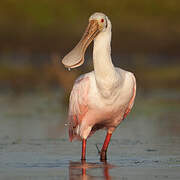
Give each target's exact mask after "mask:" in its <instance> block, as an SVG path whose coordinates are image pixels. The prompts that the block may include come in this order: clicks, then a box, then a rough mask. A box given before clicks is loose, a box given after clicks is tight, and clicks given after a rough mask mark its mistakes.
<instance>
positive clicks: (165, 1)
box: [0, 0, 180, 94]
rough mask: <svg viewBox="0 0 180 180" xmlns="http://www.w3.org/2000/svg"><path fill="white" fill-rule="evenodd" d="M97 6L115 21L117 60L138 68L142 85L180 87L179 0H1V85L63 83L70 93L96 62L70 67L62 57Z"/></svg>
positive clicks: (19, 87) (22, 87)
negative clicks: (65, 64)
mask: <svg viewBox="0 0 180 180" xmlns="http://www.w3.org/2000/svg"><path fill="white" fill-rule="evenodd" d="M96 11H99V12H104V13H105V14H106V15H107V16H108V17H109V18H110V19H111V21H112V25H113V29H112V30H113V39H112V55H113V60H114V63H115V65H117V66H119V67H122V68H125V69H126V70H130V71H132V72H134V73H135V75H136V77H137V81H138V87H139V88H141V89H144V90H151V89H152V88H176V89H180V50H179V48H180V21H179V19H180V13H179V12H180V1H179V0H159V1H157V0H148V1H144V0H136V1H134V0H121V1H118V0H111V1H107V0H98V1H97V0H84V1H82V0H76V1H73V0H68V1H67V0H51V1H50V0H39V1H35V0H31V1H30V0H1V3H0V40H1V43H0V88H1V91H2V90H4V91H6V90H7V89H11V90H13V92H16V93H19V94H20V93H22V92H25V91H32V90H33V89H42V88H43V89H48V88H49V87H53V88H54V87H57V86H58V85H60V87H62V88H63V89H65V91H66V92H67V94H68V93H69V91H70V89H71V88H72V84H73V82H74V80H75V78H77V76H78V75H80V74H82V73H85V72H88V71H90V70H92V69H93V67H92V62H91V61H88V62H87V63H86V64H85V65H83V66H82V67H81V68H78V69H75V70H73V71H71V72H68V71H67V70H65V68H64V67H63V66H62V64H61V63H60V60H61V58H62V56H63V55H65V54H66V53H67V52H68V51H69V50H70V49H71V48H72V47H73V46H74V45H75V44H76V43H77V41H78V40H79V39H80V37H81V35H82V33H83V31H84V30H85V27H86V25H87V23H88V18H89V16H90V15H91V14H92V13H94V12H96ZM87 54H88V56H87V58H86V59H91V56H89V54H90V51H88V53H87ZM129 56H130V58H129ZM149 56H151V57H150V58H149ZM157 57H159V58H157Z"/></svg>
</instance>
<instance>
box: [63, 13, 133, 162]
mask: <svg viewBox="0 0 180 180" xmlns="http://www.w3.org/2000/svg"><path fill="white" fill-rule="evenodd" d="M92 40H94V48H93V64H94V71H92V72H89V73H87V74H83V75H81V76H80V77H79V78H78V79H77V80H76V81H75V83H74V86H73V89H72V91H71V95H70V103H69V114H68V125H69V138H70V140H71V141H72V139H73V138H76V139H79V140H82V156H81V159H82V160H85V158H86V140H87V138H88V137H89V136H90V135H92V134H93V133H94V132H95V131H96V130H99V129H106V130H107V135H106V138H105V141H104V144H103V147H102V149H101V152H100V159H101V160H106V159H107V156H106V152H107V148H108V145H109V142H110V139H111V135H112V133H113V132H114V130H115V129H116V127H117V126H118V125H119V124H120V123H121V122H122V120H123V119H124V118H125V117H126V116H127V114H128V113H129V112H130V110H131V108H132V106H133V103H134V99H135V95H136V79H135V77H134V75H133V73H131V72H128V71H125V70H123V69H121V68H117V67H114V65H113V63H112V59H111V22H110V20H109V19H108V17H107V16H106V15H105V14H103V13H94V14H93V15H91V16H90V18H89V24H88V27H87V29H86V31H85V33H84V35H83V37H82V38H81V40H80V42H79V43H78V44H77V45H76V47H75V48H74V49H73V50H72V51H70V52H69V53H68V54H67V55H66V56H65V57H64V58H63V60H62V63H63V64H64V65H65V67H67V68H75V67H78V66H80V65H82V64H83V62H84V54H85V51H86V48H87V47H88V45H89V44H90V43H91V41H92Z"/></svg>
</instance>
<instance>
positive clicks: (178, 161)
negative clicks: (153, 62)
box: [0, 91, 180, 180]
mask: <svg viewBox="0 0 180 180" xmlns="http://www.w3.org/2000/svg"><path fill="white" fill-rule="evenodd" d="M61 98H62V97H61V96H60V94H59V93H57V92H56V93H54V92H49V93H48V94H46V93H44V94H42V93H35V94H27V95H24V96H21V97H14V96H12V95H7V94H6V95H2V96H1V98H0V179H14V180H21V179H32V180H36V179H38V180H41V179H43V180H46V179H80V177H81V179H93V180H94V179H108V180H109V179H123V180H129V179H180V112H179V109H180V103H179V102H180V93H178V92H169V91H155V92H152V93H148V94H142V93H141V94H139V95H138V96H137V99H136V103H135V107H134V109H133V111H132V112H131V114H130V115H129V116H128V118H127V119H126V120H125V121H124V122H123V123H122V124H121V125H120V126H119V127H118V128H117V130H116V132H115V133H114V134H113V136H112V141H111V144H110V146H109V151H108V161H107V162H100V161H99V155H98V152H97V149H96V144H97V146H98V147H99V148H100V147H101V146H102V144H103V141H104V137H105V131H98V132H97V133H96V134H95V135H94V136H92V137H91V138H89V139H88V142H87V160H86V162H83V163H82V162H81V161H80V153H81V143H80V142H73V143H70V142H69V141H68V135H67V131H66V127H65V126H64V124H65V111H66V110H65V108H64V107H65V105H64V104H60V102H62V101H61Z"/></svg>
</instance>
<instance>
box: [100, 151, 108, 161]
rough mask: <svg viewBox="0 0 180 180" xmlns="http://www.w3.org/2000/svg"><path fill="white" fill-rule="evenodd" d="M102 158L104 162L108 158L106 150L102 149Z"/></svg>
mask: <svg viewBox="0 0 180 180" xmlns="http://www.w3.org/2000/svg"><path fill="white" fill-rule="evenodd" d="M100 160H101V161H102V162H104V161H106V160H107V155H106V151H101V153H100Z"/></svg>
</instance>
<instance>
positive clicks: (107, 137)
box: [100, 132, 112, 161]
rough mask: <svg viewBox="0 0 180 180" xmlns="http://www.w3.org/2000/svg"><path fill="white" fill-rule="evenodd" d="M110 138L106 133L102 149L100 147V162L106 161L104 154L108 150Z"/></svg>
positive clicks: (109, 134)
mask: <svg viewBox="0 0 180 180" xmlns="http://www.w3.org/2000/svg"><path fill="white" fill-rule="evenodd" d="M111 136H112V133H108V132H107V135H106V139H105V141H104V144H103V147H102V149H101V153H100V160H101V161H105V160H107V155H106V152H107V148H108V145H109V142H110V139H111Z"/></svg>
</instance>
